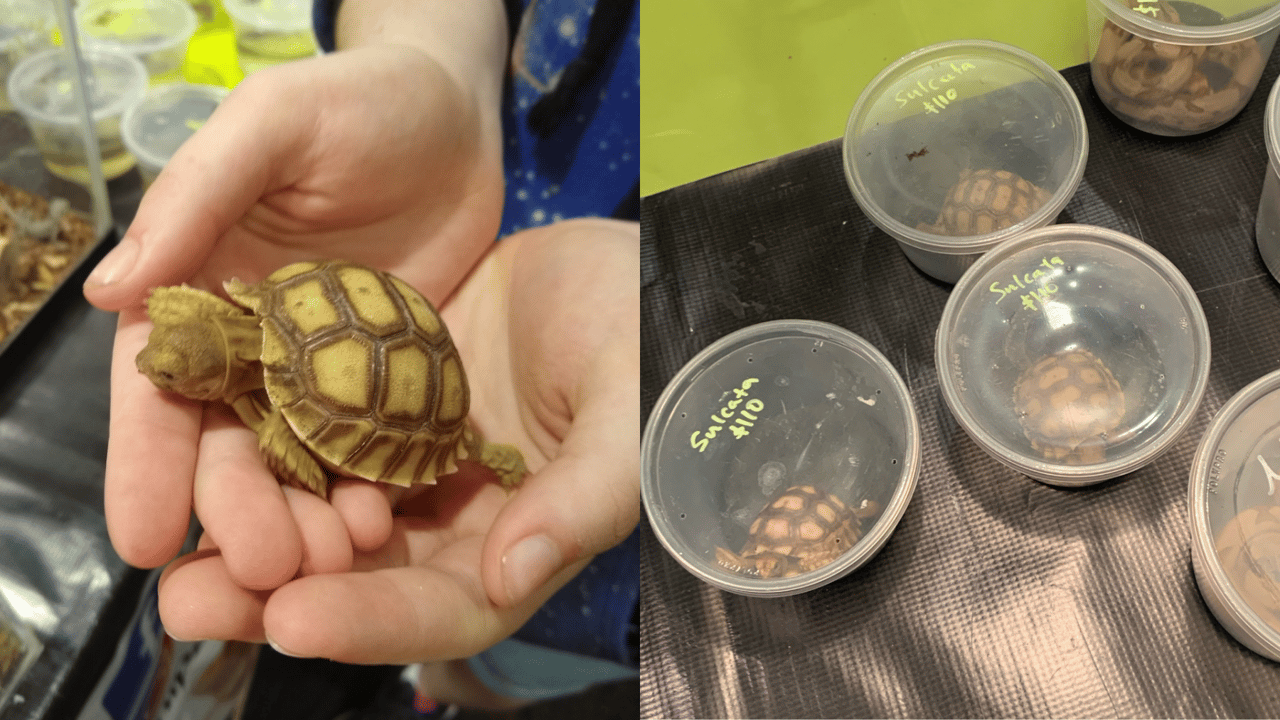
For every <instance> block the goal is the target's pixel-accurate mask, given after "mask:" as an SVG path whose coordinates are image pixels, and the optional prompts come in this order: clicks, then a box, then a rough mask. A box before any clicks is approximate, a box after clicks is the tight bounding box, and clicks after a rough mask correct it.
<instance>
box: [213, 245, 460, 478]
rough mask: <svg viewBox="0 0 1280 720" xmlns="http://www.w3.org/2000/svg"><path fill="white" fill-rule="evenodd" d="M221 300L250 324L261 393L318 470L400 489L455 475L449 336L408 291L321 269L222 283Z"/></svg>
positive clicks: (352, 270) (384, 279)
mask: <svg viewBox="0 0 1280 720" xmlns="http://www.w3.org/2000/svg"><path fill="white" fill-rule="evenodd" d="M227 292H228V294H230V295H231V297H232V299H233V300H235V301H236V302H237V303H240V304H241V305H243V306H245V307H247V308H249V309H250V310H251V311H252V312H253V313H254V314H255V315H256V316H257V317H258V318H259V319H260V322H261V327H262V365H263V375H264V382H265V388H266V393H267V396H268V398H269V399H270V401H271V403H272V404H273V405H275V406H276V407H279V408H280V410H281V412H282V414H283V415H284V417H285V420H286V421H287V422H288V424H289V426H290V427H291V428H292V429H293V431H294V432H295V433H296V434H297V436H298V438H299V439H300V440H301V441H302V443H303V444H304V445H305V446H306V447H307V449H309V450H310V451H311V452H312V453H313V454H314V455H315V456H316V457H317V458H318V459H320V460H321V462H322V463H324V464H326V465H327V466H329V467H330V469H332V470H335V471H337V472H340V473H343V474H347V475H354V476H356V477H361V478H365V479H368V480H378V481H383V482H391V483H396V484H401V485H407V484H409V483H410V482H415V481H416V482H428V483H430V482H434V480H435V477H436V476H437V475H440V474H445V473H448V472H451V471H452V470H453V468H454V467H456V466H455V465H454V461H455V460H456V459H457V457H458V449H459V440H460V439H461V438H462V435H463V433H464V430H465V426H466V418H467V412H468V410H469V402H470V396H469V390H468V385H467V378H466V375H465V374H464V372H463V369H462V360H461V358H460V357H459V356H458V350H457V348H456V347H455V346H454V344H453V340H452V339H451V338H450V336H449V331H448V329H447V328H446V327H445V325H444V323H443V322H442V321H441V319H440V316H439V315H438V314H437V313H436V310H435V308H434V307H432V305H431V303H430V302H428V301H427V299H426V298H424V297H422V295H420V294H419V293H418V292H417V291H416V290H414V289H413V288H411V287H410V286H409V285H408V284H406V283H405V282H403V281H402V280H400V279H398V278H396V277H393V276H391V275H389V274H387V273H385V272H382V271H379V270H374V269H372V268H367V267H363V266H360V265H355V264H352V263H347V262H343V261H326V262H302V263H295V264H293V265H289V266H287V267H284V268H281V269H279V270H277V271H276V272H274V273H272V274H271V275H270V276H268V277H267V278H266V279H265V280H264V281H262V282H260V283H258V284H256V285H252V286H249V285H245V284H243V283H236V282H232V283H228V284H227ZM464 452H465V451H464Z"/></svg>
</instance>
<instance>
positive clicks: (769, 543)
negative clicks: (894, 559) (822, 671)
mask: <svg viewBox="0 0 1280 720" xmlns="http://www.w3.org/2000/svg"><path fill="white" fill-rule="evenodd" d="M919 468H920V427H919V422H918V420H917V418H916V413H915V409H914V406H913V405H912V402H911V396H910V394H909V392H908V390H907V387H906V384H905V383H903V382H902V378H901V377H900V376H899V375H898V373H897V372H896V371H895V370H894V368H893V366H892V365H891V364H890V363H889V361H888V360H887V359H886V358H885V357H884V355H882V354H881V353H880V352H879V351H878V350H876V348H875V347H874V346H872V345H871V344H870V343H868V342H867V341H866V340H863V339H862V338H860V337H858V336H857V335H855V334H853V333H851V332H849V331H847V330H844V329H843V328H839V327H836V326H834V325H829V324H827V323H822V322H816V321H809V320H779V321H773V322H766V323H761V324H759V325H754V326H751V327H747V328H743V329H741V330H738V331H737V332H734V333H731V334H729V335H727V336H725V337H723V338H721V339H720V340H717V341H716V342H714V343H712V344H711V345H710V346H708V347H707V348H705V349H704V350H703V351H702V352H700V353H699V354H698V355H697V356H696V357H694V358H693V359H692V360H690V361H689V363H688V364H686V365H685V366H684V368H682V369H681V370H680V372H678V373H677V374H676V376H675V378H674V379H673V380H672V381H671V383H670V384H669V385H668V386H667V388H666V390H665V391H664V392H663V393H662V396H661V397H659V398H658V402H657V403H656V405H655V406H654V408H653V412H652V414H651V415H650V417H649V421H648V423H647V424H646V427H645V432H644V437H643V439H642V441H641V448H640V477H641V494H642V497H643V499H644V506H645V509H646V511H647V513H648V515H649V519H650V522H651V523H652V526H653V529H654V532H655V533H656V535H657V537H658V539H659V540H660V541H661V542H662V544H663V545H664V546H665V547H666V548H667V550H668V551H669V552H670V553H671V555H672V556H673V557H674V558H675V559H676V560H677V561H678V562H680V564H681V565H683V566H684V567H685V568H686V569H688V570H689V571H690V572H691V573H693V574H694V575H696V576H697V577H699V578H700V579H702V580H703V581H705V582H707V583H710V584H712V585H715V586H716V587H719V588H722V589H724V590H727V591H729V592H733V593H737V594H740V595H754V596H765V597H775V596H783V595H794V594H796V593H801V592H805V591H807V590H812V589H813V588H816V587H820V586H822V585H825V584H827V583H829V582H832V581H833V580H836V579H838V578H840V577H843V576H844V575H846V574H848V573H849V572H852V571H853V570H854V569H855V568H858V567H860V566H862V565H863V564H865V563H866V562H868V561H869V560H870V559H871V558H872V557H873V556H874V555H875V554H876V553H877V552H879V550H880V548H881V547H883V546H884V544H885V543H886V542H887V541H888V539H889V535H890V533H892V532H893V530H894V528H895V527H897V525H898V521H899V520H900V519H901V518H902V514H903V513H904V512H905V511H906V507H907V503H908V502H909V501H910V500H911V495H912V493H914V492H915V486H916V479H917V475H918V473H919Z"/></svg>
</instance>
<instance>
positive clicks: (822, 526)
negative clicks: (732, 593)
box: [716, 485, 860, 578]
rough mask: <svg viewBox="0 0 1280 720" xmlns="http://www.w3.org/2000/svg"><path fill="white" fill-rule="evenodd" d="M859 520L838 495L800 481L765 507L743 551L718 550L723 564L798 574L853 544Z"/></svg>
mask: <svg viewBox="0 0 1280 720" xmlns="http://www.w3.org/2000/svg"><path fill="white" fill-rule="evenodd" d="M859 526H860V522H859V518H858V516H857V515H856V514H855V513H854V511H853V510H852V509H851V508H850V507H849V506H848V505H847V504H846V503H844V502H843V501H841V500H840V499H839V498H837V497H836V496H835V495H832V494H830V493H824V492H820V491H819V490H817V489H816V488H814V487H813V486H812V485H797V486H794V487H791V488H789V489H787V490H786V492H784V493H782V494H781V495H779V496H778V497H776V498H774V499H773V500H772V501H770V502H769V504H768V505H766V506H765V507H764V509H763V510H762V511H761V512H760V515H759V516H757V517H756V519H755V520H754V521H753V522H752V523H751V528H750V530H749V532H750V536H749V537H748V539H747V542H746V544H745V545H744V546H743V548H742V552H741V553H740V554H735V553H732V552H729V551H728V550H725V549H724V548H717V549H716V556H717V558H718V559H719V561H720V564H721V565H723V566H725V567H727V568H730V569H733V570H736V571H738V572H743V573H746V574H748V575H756V576H759V577H763V578H780V577H781V578H785V577H794V576H796V575H799V574H801V573H805V572H809V571H811V570H816V569H818V568H820V567H823V566H825V565H827V564H828V563H830V562H831V561H833V560H835V559H836V558H837V557H839V556H840V555H842V554H844V552H845V551H846V550H848V549H849V548H851V547H853V546H854V545H855V544H856V543H857V541H858V538H859V537H860V532H859Z"/></svg>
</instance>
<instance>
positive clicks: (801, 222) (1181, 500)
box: [640, 57, 1280, 718]
mask: <svg viewBox="0 0 1280 720" xmlns="http://www.w3.org/2000/svg"><path fill="white" fill-rule="evenodd" d="M1278 71H1280V57H1276V58H1273V59H1272V60H1271V62H1270V63H1269V65H1268V67H1267V69H1266V72H1265V73H1264V75H1263V77H1262V80H1261V82H1260V83H1259V86H1258V90H1257V91H1256V92H1255V94H1254V96H1253V98H1252V100H1251V101H1250V102H1249V104H1248V105H1247V106H1246V107H1245V109H1244V110H1243V112H1241V113H1240V115H1238V116H1237V117H1236V118H1235V119H1233V120H1232V121H1230V122H1228V123H1227V124H1225V125H1224V126H1222V127H1220V128H1218V129H1216V130H1214V131H1212V132H1209V133H1206V134H1203V135H1200V136H1195V137H1190V138H1160V137H1155V136H1151V135H1146V134H1143V133H1141V132H1138V131H1136V130H1133V129H1131V128H1129V127H1128V126H1127V125H1125V124H1123V123H1122V122H1120V121H1119V120H1117V119H1116V118H1114V117H1113V116H1112V115H1110V113H1109V112H1108V111H1107V110H1106V108H1104V107H1103V106H1102V104H1101V102H1100V101H1099V99H1098V97H1097V95H1096V94H1095V93H1094V91H1093V89H1092V86H1091V83H1090V80H1089V73H1088V68H1087V66H1077V67H1072V68H1068V69H1067V70H1065V71H1063V75H1064V76H1065V77H1066V78H1067V80H1068V82H1069V83H1070V84H1071V86H1072V87H1073V89H1074V90H1075V92H1076V94H1077V96H1078V97H1079V99H1080V102H1081V105H1082V106H1083V108H1084V114H1085V118H1086V122H1087V127H1088V132H1089V142H1090V154H1089V158H1088V165H1087V168H1086V171H1085V175H1084V180H1083V182H1082V183H1081V185H1080V187H1079V190H1078V191H1077V192H1076V194H1075V195H1074V196H1073V198H1072V199H1071V201H1070V202H1069V203H1068V204H1067V206H1066V208H1065V209H1064V211H1063V212H1062V213H1061V215H1060V216H1059V217H1058V221H1059V222H1076V223H1086V224H1091V225H1098V226H1102V227H1107V228H1112V229H1115V230H1119V231H1121V232H1124V233H1127V234H1129V235H1132V236H1134V237H1137V238H1139V239H1141V240H1143V241H1145V242H1147V243H1148V244H1150V245H1151V246H1152V247H1154V248H1155V249H1157V250H1159V251H1160V252H1161V253H1163V254H1164V255H1165V256H1166V257H1168V258H1169V259H1170V260H1171V261H1172V262H1173V263H1174V264H1175V265H1177V267H1178V268H1179V269H1180V270H1181V271H1182V273H1183V274H1184V275H1185V276H1186V277H1187V279H1188V281H1190V283H1191V285H1192V286H1193V287H1194V289H1195V291H1196V294H1197V296H1198V298H1199V300H1200V303H1201V304H1202V306H1203V308H1204V311H1205V314H1206V316H1207V317H1208V320H1209V326H1210V334H1211V341H1212V353H1213V361H1212V366H1211V370H1210V377H1209V386H1208V390H1207V392H1206V394H1205V396H1204V400H1203V402H1202V403H1201V406H1200V408H1199V410H1198V412H1197V413H1196V416H1195V418H1194V420H1193V421H1192V423H1191V425H1190V426H1189V428H1188V430H1187V431H1186V433H1185V434H1184V435H1183V436H1182V437H1181V438H1180V439H1179V441H1178V442H1177V443H1176V444H1175V445H1173V446H1172V447H1171V448H1170V449H1169V450H1168V451H1167V452H1166V453H1165V454H1163V455H1162V456H1160V457H1159V458H1158V459H1156V460H1155V461H1154V462H1152V463H1151V464H1150V465H1148V466H1146V467H1144V468H1142V469H1141V470H1138V471H1136V472H1133V473H1131V474H1129V475H1127V476H1124V477H1121V478H1117V479H1115V480H1112V481H1108V482H1106V483H1102V484H1099V485H1095V486H1091V487H1088V488H1081V489H1072V490H1066V489H1060V488H1055V487H1051V486H1048V485H1044V484H1041V483H1038V482H1036V481H1034V480H1032V479H1030V478H1028V477H1026V476H1024V475H1021V474H1019V473H1017V472H1015V471H1013V470H1010V469H1008V468H1006V467H1005V466H1003V465H1001V464H999V463H998V462H996V461H995V460H993V459H992V458H990V457H989V456H988V455H986V454H985V453H984V452H983V451H982V450H981V449H980V448H979V447H978V446H977V445H975V444H974V443H973V442H972V441H971V440H970V439H969V437H968V436H967V435H966V434H965V433H964V431H963V430H962V429H961V428H960V427H959V426H958V425H957V424H956V422H955V420H954V419H953V418H952V416H951V414H950V412H949V411H948V409H947V407H946V405H945V403H944V402H943V400H942V396H941V393H940V390H939V386H938V381H937V375H936V371H935V366H934V345H933V337H934V330H935V329H936V327H937V323H938V320H939V318H940V316H941V313H942V309H943V306H944V304H945V303H946V300H947V297H948V293H949V292H950V289H951V287H950V286H949V285H946V284H943V283H940V282H937V281H934V280H932V279H931V278H929V277H928V276H926V275H925V274H923V273H922V272H920V271H919V270H917V269H916V268H915V267H914V266H913V265H912V264H911V263H910V262H909V261H908V260H907V258H906V257H905V256H904V255H903V254H902V253H901V252H900V251H899V249H898V246H897V243H896V242H895V241H894V240H893V239H892V238H890V237H889V236H888V235H886V234H885V233H884V232H883V231H881V230H879V229H878V228H877V227H875V226H874V225H873V224H872V223H871V222H870V221H869V220H868V219H867V218H866V217H865V216H864V215H863V214H862V213H861V211H860V210H859V209H858V207H857V205H856V204H855V203H854V201H853V199H852V197H851V195H850V194H849V190H848V187H847V185H846V183H845V179H844V175H843V172H842V169H841V157H840V143H839V141H838V140H834V141H831V142H828V143H824V144H821V145H818V146H815V147H812V148H809V149H805V150H802V151H799V152H795V153H791V154H788V155H784V156H781V157H778V158H775V159H772V160H767V161H764V162H761V163H757V164H754V165H751V166H748V167H744V168H740V169H738V170H734V171H730V172H727V173H724V174H721V175H717V176H715V177H711V178H707V179H705V180H701V181H698V182H694V183H691V184H688V185H684V186H681V187H677V188H674V189H671V190H668V191H666V192H663V193H660V194H657V195H653V196H649V197H646V198H644V199H643V201H642V204H641V227H642V230H641V243H642V270H641V273H642V278H641V286H642V295H641V321H642V350H641V358H642V376H641V390H642V392H641V416H642V421H643V420H647V418H648V415H649V413H650V412H651V410H652V408H653V405H654V403H655V402H656V400H657V398H658V396H659V394H660V393H661V392H662V390H663V388H664V387H665V386H666V384H667V383H668V382H669V381H670V380H671V378H672V377H673V376H674V375H675V374H676V372H677V371H678V370H679V369H680V368H681V367H682V366H683V365H684V364H685V363H686V362H687V361H688V360H689V359H691V358H692V357H693V356H694V355H695V354H696V353H697V352H698V351H699V350H701V349H702V348H704V347H706V346H707V345H708V344H710V343H711V342H713V341H714V340H716V339H717V338H719V337H722V336H723V335H725V334H727V333H729V332H731V331H733V330H736V329H739V328H742V327H746V326H749V325H753V324H756V323H759V322H763V321H767V320H775V319H782V318H807V319H813V320H821V321H826V322H831V323H835V324H837V325H840V326H843V327H845V328H847V329H849V330H850V331H852V332H854V333H856V334H858V335H860V336H861V337H863V338H864V339H866V340H868V341H869V342H871V343H872V344H874V345H875V346H876V347H877V348H879V349H880V351H881V352H883V353H884V354H885V355H886V356H887V357H888V358H889V360H890V361H891V362H892V363H893V364H894V366H895V367H896V369H897V370H898V372H899V373H900V374H901V375H902V377H903V379H904V380H905V381H906V383H907V385H908V387H909V388H910V391H911V396H912V400H913V402H914V404H915V408H916V411H917V413H918V415H919V419H920V424H921V430H922V433H923V443H922V444H923V455H922V468H921V472H920V476H919V484H918V486H917V488H916V492H915V495H914V497H913V499H912V501H911V504H910V505H909V507H908V508H907V511H906V514H905V515H904V517H903V518H902V521H901V523H900V524H899V526H898V528H897V530H896V531H895V532H894V533H893V535H892V536H891V537H890V539H889V541H888V543H887V544H886V545H885V547H884V548H883V549H882V550H881V551H880V553H879V554H878V555H877V556H876V557H875V558H873V559H872V560H871V561H870V562H869V563H867V564H866V565H864V566H863V567H861V568H859V569H858V570H856V571H854V572H853V573H852V574H850V575H848V576H846V577H844V578H842V579H841V580H838V581H836V582H834V583H832V584H830V585H828V586H826V587H823V588H820V589H817V590H814V591H811V592H808V593H805V594H801V595H795V596H791V597H787V598H779V599H760V598H749V597H743V596H738V595H734V594H730V593H727V592H724V591H721V590H719V589H716V588H715V587H713V586H711V585H708V584H705V583H703V582H702V581H700V580H698V579H697V578H695V577H694V576H693V575H692V574H690V573H689V572H687V571H686V570H685V569H684V568H683V567H682V566H680V565H679V564H677V562H676V561H675V560H674V559H673V558H671V557H670V556H669V555H668V554H667V553H666V551H665V550H664V549H663V548H662V546H661V545H660V544H659V543H658V542H657V540H656V539H655V538H654V536H653V534H652V531H651V529H648V526H647V523H645V522H642V525H644V526H645V527H646V529H645V534H646V543H645V547H644V554H643V555H642V563H641V588H642V589H641V602H642V617H641V624H642V628H643V633H642V640H641V662H642V672H641V701H640V702H641V714H642V716H644V717H1010V716H1016V717H1097V718H1103V717H1276V716H1280V664H1277V663H1274V662H1271V661H1269V660H1266V659H1264V658H1262V657H1260V656H1258V655H1256V654H1254V653H1253V652H1251V651H1249V650H1247V649H1246V648H1245V647H1244V646H1242V645H1241V644H1239V643H1238V642H1236V641H1235V640H1234V639H1233V638H1232V637H1231V636H1230V635H1229V634H1227V632H1226V631H1225V630H1223V628H1222V627H1221V626H1220V625H1219V624H1218V623H1217V622H1216V621H1215V619H1214V617H1213V615H1212V614H1211V613H1210V611H1209V609H1208V607H1207V606H1206V605H1205V603H1204V601H1203V600H1202V598H1201V596H1200V593H1199V591H1198V589H1197V587H1196V584H1195V580H1194V576H1193V573H1192V568H1191V552H1190V529H1189V527H1190V526H1189V515H1188V510H1187V486H1188V481H1189V468H1190V464H1191V459H1192V456H1193V455H1194V453H1195V450H1196V448H1197V446H1198V444H1199V442H1200V439H1201V436H1202V435H1203V433H1204V430H1205V428H1206V426H1207V424H1208V423H1209V421H1210V420H1211V419H1212V417H1213V415H1214V413H1215V412H1216V411H1217V410H1218V408H1219V407H1221V406H1222V405H1223V403H1225V402H1226V401H1227V400H1228V399H1229V398H1230V397H1231V396H1232V395H1234V394H1235V393H1236V392H1237V391H1238V390H1240V389H1241V388H1242V387H1244V386H1245V385H1246V384H1248V383H1249V382H1251V381H1253V380H1255V379H1257V378H1259V377H1261V376H1262V375H1265V374H1266V373H1268V372H1270V371H1272V370H1275V369H1276V368H1277V367H1280V283H1277V282H1276V280H1275V279H1273V278H1272V277H1271V275H1270V274H1268V272H1267V270H1266V268H1265V266H1264V265H1263V263H1262V259H1261V257H1260V256H1259V254H1258V250H1257V246H1256V243H1255V240H1254V229H1253V228H1254V221H1255V217H1256V213H1257V208H1258V198H1259V195H1260V192H1261V188H1262V181H1263V177H1264V175H1265V173H1266V168H1267V162H1268V160H1267V151H1266V147H1265V144H1264V139H1263V115H1264V112H1263V111H1264V106H1265V103H1266V96H1267V93H1268V91H1269V90H1270V88H1271V86H1272V84H1273V83H1274V82H1275V80H1276V77H1277V73H1278ZM852 101H853V98H850V103H851V104H852Z"/></svg>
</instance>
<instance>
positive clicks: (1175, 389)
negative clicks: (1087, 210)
mask: <svg viewBox="0 0 1280 720" xmlns="http://www.w3.org/2000/svg"><path fill="white" fill-rule="evenodd" d="M1209 357H1210V348H1209V330H1208V325H1207V322H1206V320H1205V316H1204V311H1203V310H1202V309H1201V307H1200V303H1199V300H1198V299H1197V298H1196V295H1195V292H1194V291H1193V290H1192V288H1191V286H1190V284H1189V283H1187V281H1186V278H1184V277H1183V276H1182V274H1181V273H1180V272H1178V269H1177V268H1176V267H1174V265H1173V263H1171V262H1169V260H1168V259H1166V258H1165V257H1164V256H1163V255H1161V254H1160V253H1158V252H1156V251H1155V250H1154V249H1152V248H1151V247H1150V246H1149V245H1147V244H1145V243H1143V242H1140V241H1138V240H1136V239H1134V238H1132V237H1129V236H1128V235H1125V234H1123V233H1119V232H1116V231H1114V230H1108V229H1105V228H1099V227H1092V226H1088V225H1054V226H1052V227H1046V228H1039V229H1036V230H1031V231H1029V232H1027V233H1025V234H1024V235H1021V236H1019V237H1017V238H1014V239H1012V240H1009V241H1007V242H1006V243H1004V244H1002V245H1000V246H999V247H997V248H996V249H994V250H992V251H991V252H989V253H987V254H986V255H984V256H983V257H982V258H981V259H979V260H978V262H976V263H974V265H973V266H972V267H971V268H969V270H967V271H966V272H965V274H964V276H962V277H961V278H960V281H959V282H958V283H956V286H955V289H954V290H953V291H952V292H951V296H950V297H949V298H948V299H947V304H946V307H945V308H944V309H943V311H942V319H941V321H940V322H939V324H938V335H937V346H936V355H935V359H936V363H937V368H938V375H939V384H940V386H941V388H942V396H943V398H944V399H945V400H946V403H947V406H948V407H949V408H950V409H951V412H952V414H953V415H955V417H956V419H957V421H959V423H960V425H961V427H963V428H964V429H965V431H966V432H968V434H969V436H970V437H972V438H973V440H974V441H975V442H976V443H977V444H978V445H979V446H980V447H982V448H983V450H985V451H986V452H987V453H989V454H990V455H991V456H992V457H994V458H996V459H997V460H999V461H1001V462H1003V463H1005V464H1007V465H1009V466H1010V467H1013V468H1014V469H1016V470H1018V471H1020V472H1022V473H1025V474H1027V475H1029V476H1031V477H1033V478H1035V479H1037V480H1040V481H1042V482H1046V483H1049V484H1053V485H1064V486H1078V485H1088V484H1092V483H1097V482H1101V481H1103V480H1107V479H1109V478H1113V477H1118V476H1120V475H1123V474H1126V473H1129V472H1132V471H1134V470H1136V469H1138V468H1140V467H1142V466H1143V465H1146V464H1147V463H1148V462H1150V461H1151V460H1153V459H1154V458H1155V457H1157V456H1158V455H1159V454H1160V453H1162V452H1164V451H1165V450H1167V449H1168V448H1169V446H1170V445H1172V444H1173V443H1174V442H1175V441H1176V440H1177V438H1178V437H1179V435H1181V433H1182V432H1183V430H1185V429H1186V426H1187V424H1188V423H1189V422H1190V421H1191V419H1192V417H1193V416H1194V414H1195V411H1196V408H1197V407H1198V406H1199V404H1200V400H1201V398H1202V397H1203V395H1204V391H1205V388H1206V386H1207V384H1208V377H1209Z"/></svg>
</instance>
